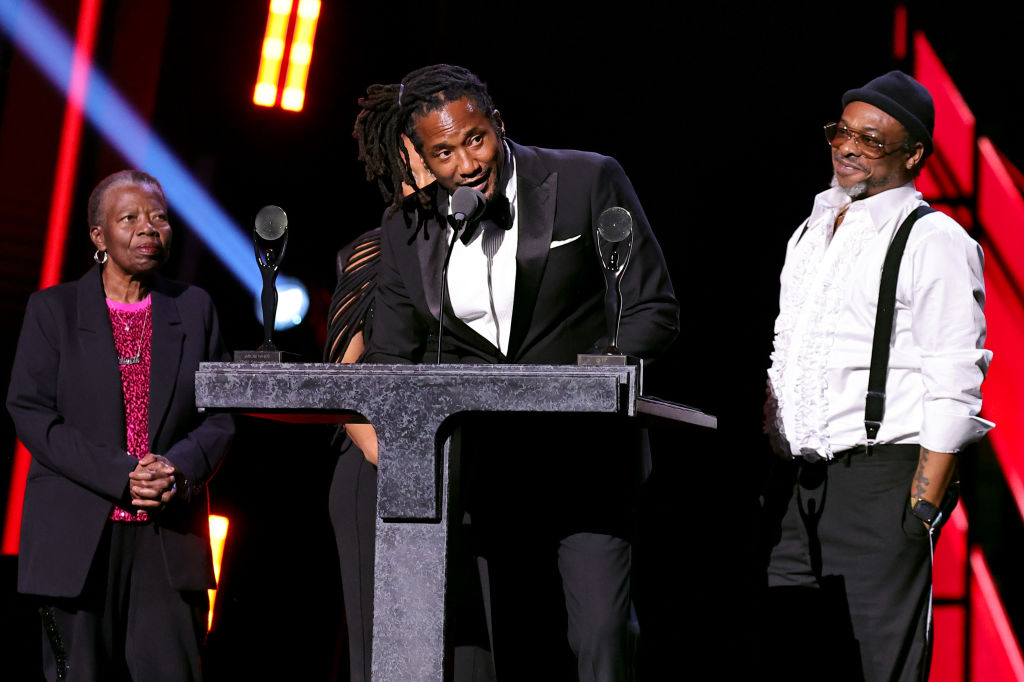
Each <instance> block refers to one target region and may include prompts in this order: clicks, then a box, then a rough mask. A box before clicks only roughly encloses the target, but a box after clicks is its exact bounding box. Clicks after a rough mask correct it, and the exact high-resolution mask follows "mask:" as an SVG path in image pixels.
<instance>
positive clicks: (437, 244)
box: [410, 192, 503, 361]
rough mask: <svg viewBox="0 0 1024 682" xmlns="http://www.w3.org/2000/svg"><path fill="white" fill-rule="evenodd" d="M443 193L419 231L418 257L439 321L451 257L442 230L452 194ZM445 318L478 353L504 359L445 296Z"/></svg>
mask: <svg viewBox="0 0 1024 682" xmlns="http://www.w3.org/2000/svg"><path fill="white" fill-rule="evenodd" d="M439 194H441V195H443V196H441V197H439V198H438V214H437V215H435V216H431V217H430V218H429V219H428V221H427V224H426V226H425V227H424V229H422V230H416V258H417V260H418V261H419V265H420V279H421V281H422V283H423V296H424V297H425V298H426V301H427V307H428V308H429V310H430V314H431V315H433V316H434V319H435V320H440V319H441V317H440V311H441V286H442V282H441V269H442V268H443V267H444V259H445V256H447V254H448V242H447V240H446V236H447V234H446V233H447V230H443V229H442V227H441V222H440V221H441V216H443V215H446V214H447V213H448V195H447V193H445V192H439ZM410 229H412V227H410ZM444 319H445V329H446V330H450V331H451V333H453V334H455V335H456V336H458V337H459V338H460V339H462V340H463V341H465V342H467V343H469V344H470V345H471V346H473V347H474V348H476V349H477V350H479V351H482V352H484V353H487V354H489V355H492V356H494V357H495V359H496V361H501V360H502V359H503V356H501V354H500V353H498V350H497V349H496V348H495V347H494V345H493V344H491V343H488V341H487V340H486V339H484V338H483V337H482V336H480V335H479V334H477V333H476V332H475V331H474V330H473V329H472V328H471V327H470V326H469V325H467V324H466V323H465V322H463V321H462V320H460V319H459V318H458V317H456V316H455V313H454V312H453V311H452V305H451V301H450V300H449V299H448V297H447V296H445V304H444ZM446 333H447V331H446Z"/></svg>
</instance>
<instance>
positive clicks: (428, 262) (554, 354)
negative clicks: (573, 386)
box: [365, 143, 679, 534]
mask: <svg viewBox="0 0 1024 682" xmlns="http://www.w3.org/2000/svg"><path fill="white" fill-rule="evenodd" d="M510 148H511V151H512V154H513V155H514V156H515V163H516V177H517V188H516V192H517V197H518V205H517V208H518V221H519V236H518V250H517V253H516V282H515V299H514V304H513V310H512V324H511V330H510V337H509V347H508V352H507V354H502V353H501V352H500V351H499V350H498V349H497V348H495V346H494V345H493V344H492V343H490V342H489V341H487V340H485V339H484V338H483V337H481V336H480V335H479V334H477V333H476V332H475V331H474V330H472V329H470V328H469V326H467V325H466V324H465V323H463V322H462V321H461V320H459V319H458V318H456V316H455V315H454V313H453V312H452V310H451V307H450V305H448V304H447V301H448V300H450V297H448V296H445V301H446V310H445V316H444V319H445V331H444V337H443V347H442V350H441V362H445V363H517V364H556V365H557V364H569V365H574V364H576V362H577V357H576V356H577V354H578V353H588V352H601V351H602V350H604V349H605V348H606V347H607V345H608V341H609V339H608V325H607V322H606V316H605V283H604V275H603V274H602V269H601V267H602V266H601V263H600V258H599V256H598V252H597V248H596V246H595V235H594V232H595V225H596V221H597V219H598V216H599V215H600V214H601V213H602V211H604V210H605V209H606V208H609V207H612V206H621V207H623V208H625V209H627V210H628V211H629V212H630V213H631V214H632V216H633V246H632V253H631V255H630V260H629V263H628V265H627V267H626V270H625V272H624V274H623V276H622V279H621V292H622V306H623V307H622V315H621V326H620V329H619V336H618V346H619V347H620V348H621V349H622V351H623V352H625V353H628V354H631V355H636V356H639V357H642V358H644V359H645V360H650V359H653V358H654V357H656V356H657V355H658V354H659V353H660V352H662V351H664V350H665V349H666V348H667V347H668V346H669V345H670V344H671V343H672V341H673V340H674V339H675V338H676V336H677V334H678V332H679V305H678V302H677V301H676V298H675V295H674V292H673V289H672V283H671V281H670V278H669V274H668V269H667V267H666V264H665V259H664V256H663V255H662V252H661V248H660V246H659V245H658V242H657V240H656V239H655V237H654V234H653V233H652V232H651V227H650V225H649V224H648V222H647V217H646V216H645V215H644V211H643V208H642V207H641V206H640V202H639V200H638V199H637V197H636V193H635V191H634V190H633V187H632V185H631V183H630V182H629V179H628V178H627V177H626V174H625V172H624V171H623V170H622V167H621V166H620V165H619V164H618V162H616V161H615V160H614V159H612V158H610V157H606V156H600V155H598V154H592V153H588V152H580V151H568V150H551V149H540V148H536V147H524V146H521V145H517V144H513V143H510ZM441 193H442V201H440V202H434V205H441V206H442V209H441V211H439V212H437V213H434V212H424V211H414V210H404V211H401V212H399V213H396V214H395V215H393V216H391V217H390V218H385V221H384V224H383V226H382V228H383V229H382V233H381V239H382V244H381V260H380V266H379V268H380V269H379V272H378V275H377V288H376V292H375V302H374V311H373V317H372V328H373V333H372V335H370V338H369V342H368V348H367V353H366V358H365V360H366V361H367V362H377V363H407V362H427V363H433V362H435V361H436V360H437V325H438V313H439V310H440V302H441V286H442V285H441V268H442V265H443V263H444V258H445V254H446V251H447V248H448V244H447V241H446V238H445V230H444V226H445V223H444V218H443V217H442V214H443V212H444V210H445V209H444V208H443V207H444V201H443V190H441ZM481 286H485V284H484V283H483V282H481ZM502 434H507V435H502ZM461 443H462V448H463V449H464V450H466V451H472V452H477V453H480V455H481V456H475V457H473V458H472V460H473V461H472V462H471V464H470V466H471V468H472V471H471V472H467V471H464V472H463V481H464V482H466V485H465V495H466V497H465V504H466V507H467V508H468V509H470V510H471V511H472V512H473V514H474V522H476V520H477V519H480V518H481V517H482V516H483V515H484V514H485V513H490V511H489V510H494V509H496V508H498V507H502V506H505V507H510V508H511V507H513V506H519V507H521V506H522V505H521V503H520V502H519V501H518V500H519V497H520V496H521V494H522V490H523V486H524V485H525V486H529V490H531V491H533V492H534V493H536V494H537V496H538V499H539V498H543V499H545V500H546V502H545V504H544V505H543V512H541V511H540V509H541V507H538V510H537V511H538V513H543V514H544V515H545V517H546V518H547V519H557V521H554V523H556V524H559V531H560V532H562V533H570V532H580V531H587V532H604V533H614V534H621V533H623V532H625V531H624V529H623V525H622V524H623V520H624V519H625V518H626V516H627V515H628V507H629V504H630V496H631V494H632V493H633V491H635V490H636V485H637V484H638V483H639V482H640V481H641V480H642V478H643V473H644V471H645V470H646V461H645V458H644V454H645V452H646V451H645V449H644V448H643V442H642V434H641V433H640V430H639V429H638V428H637V427H636V425H635V424H634V423H632V422H630V421H629V420H628V419H627V418H625V417H622V418H617V417H614V416H612V415H597V416H595V415H588V414H580V415H576V414H531V415H530V416H529V418H528V419H527V420H524V419H523V417H522V416H520V415H514V414H500V413H498V414H485V415H475V417H474V418H473V419H472V420H469V421H467V422H465V423H463V428H462V432H461ZM524 455H525V456H524ZM538 461H544V462H547V463H549V464H550V466H544V467H542V468H541V469H539V470H538V469H536V468H535V463H536V462H538ZM508 462H518V463H521V465H520V464H513V466H514V467H516V466H518V467H520V468H519V469H516V470H509V469H507V468H501V467H504V466H505V464H503V463H508ZM491 467H495V468H493V469H492V468H491ZM545 523H548V521H545Z"/></svg>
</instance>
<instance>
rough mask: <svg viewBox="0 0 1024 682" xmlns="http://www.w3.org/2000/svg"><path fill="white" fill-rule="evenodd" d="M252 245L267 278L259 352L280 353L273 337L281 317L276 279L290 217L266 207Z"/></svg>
mask: <svg viewBox="0 0 1024 682" xmlns="http://www.w3.org/2000/svg"><path fill="white" fill-rule="evenodd" d="M252 243H253V248H254V249H255V251H256V263H257V264H258V265H259V268H260V274H261V275H262V276H263V293H262V295H261V296H260V301H261V303H262V304H263V343H262V345H260V347H259V350H267V351H276V350H277V348H276V347H275V346H274V342H273V341H271V338H270V337H271V335H272V333H273V330H274V319H275V318H276V317H277V287H276V286H275V285H274V280H276V279H277V270H278V268H279V267H280V266H281V260H282V259H283V258H284V252H285V247H286V246H287V245H288V216H287V215H286V214H285V212H284V211H283V210H282V209H281V208H280V207H278V206H264V207H263V208H261V209H260V211H259V213H257V214H256V227H255V229H254V230H253V235H252Z"/></svg>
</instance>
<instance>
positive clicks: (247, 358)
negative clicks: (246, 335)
mask: <svg viewBox="0 0 1024 682" xmlns="http://www.w3.org/2000/svg"><path fill="white" fill-rule="evenodd" d="M301 359H302V358H301V357H299V354H298V353H290V352H288V351H286V350H236V351H235V362H253V363H255V362H277V363H282V362H299V361H301Z"/></svg>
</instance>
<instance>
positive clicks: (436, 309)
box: [410, 192, 448, 319]
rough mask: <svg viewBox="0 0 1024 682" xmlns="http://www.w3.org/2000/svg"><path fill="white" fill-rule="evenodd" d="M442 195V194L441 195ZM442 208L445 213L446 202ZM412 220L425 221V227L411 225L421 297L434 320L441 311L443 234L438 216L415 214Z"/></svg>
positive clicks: (444, 247) (445, 247) (445, 246)
mask: <svg viewBox="0 0 1024 682" xmlns="http://www.w3.org/2000/svg"><path fill="white" fill-rule="evenodd" d="M441 194H443V192H442V193H441ZM442 201H443V202H444V206H442V207H440V210H443V211H447V210H448V208H447V206H448V200H447V198H445V199H442ZM413 220H426V225H423V226H419V225H412V224H411V223H410V229H414V228H419V227H422V229H416V230H415V232H416V258H417V260H418V261H419V264H420V279H421V281H422V283H423V296H424V298H426V300H427V308H429V310H430V314H431V315H433V316H434V319H438V317H439V315H440V311H441V268H443V267H444V256H445V251H446V249H447V245H446V244H445V232H444V230H442V229H441V225H440V222H439V220H440V218H439V216H430V217H429V218H425V217H423V216H422V214H421V213H419V212H417V213H415V214H414V216H413Z"/></svg>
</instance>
